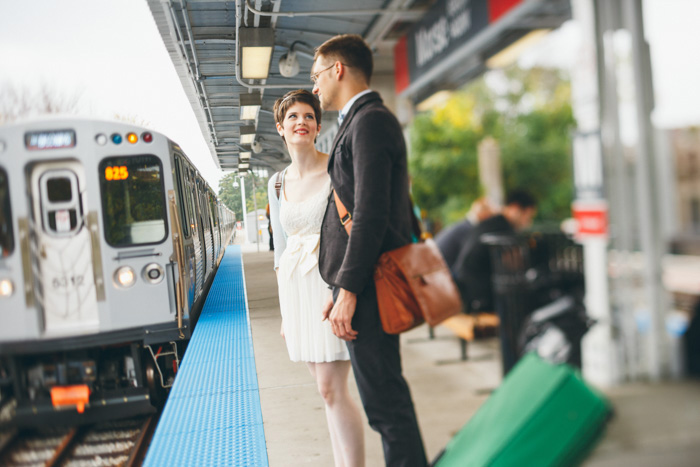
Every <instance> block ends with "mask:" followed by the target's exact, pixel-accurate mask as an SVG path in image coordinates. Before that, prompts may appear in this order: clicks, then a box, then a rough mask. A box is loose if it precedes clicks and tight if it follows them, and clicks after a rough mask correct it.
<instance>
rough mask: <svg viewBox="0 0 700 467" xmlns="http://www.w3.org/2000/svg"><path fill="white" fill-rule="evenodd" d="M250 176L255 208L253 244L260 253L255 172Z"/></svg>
mask: <svg viewBox="0 0 700 467" xmlns="http://www.w3.org/2000/svg"><path fill="white" fill-rule="evenodd" d="M250 177H251V178H252V179H253V209H255V244H256V245H257V247H258V253H260V226H259V225H258V197H257V194H258V190H256V189H255V174H254V173H252V174H251V175H250Z"/></svg>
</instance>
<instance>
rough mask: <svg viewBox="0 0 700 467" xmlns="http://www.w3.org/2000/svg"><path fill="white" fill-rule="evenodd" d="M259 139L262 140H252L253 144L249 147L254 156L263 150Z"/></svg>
mask: <svg viewBox="0 0 700 467" xmlns="http://www.w3.org/2000/svg"><path fill="white" fill-rule="evenodd" d="M261 139H262V138H258V139H256V140H254V141H253V144H252V145H251V149H253V152H254V153H255V154H260V153H261V152H262V150H263V147H262V142H261Z"/></svg>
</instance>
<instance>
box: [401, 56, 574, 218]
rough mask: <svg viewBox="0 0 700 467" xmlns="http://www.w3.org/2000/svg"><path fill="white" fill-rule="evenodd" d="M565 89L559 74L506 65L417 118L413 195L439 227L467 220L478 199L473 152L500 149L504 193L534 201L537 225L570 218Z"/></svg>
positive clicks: (569, 121)
mask: <svg viewBox="0 0 700 467" xmlns="http://www.w3.org/2000/svg"><path fill="white" fill-rule="evenodd" d="M573 128H574V119H573V113H572V109H571V104H570V84H569V81H568V79H567V77H566V76H564V75H563V74H562V72H561V71H559V70H554V69H543V68H533V69H530V70H523V69H520V68H517V67H511V68H509V69H507V70H505V71H498V72H489V73H487V74H486V75H484V76H482V77H481V78H479V79H478V80H475V81H474V82H473V83H470V84H469V85H468V86H466V87H465V88H464V89H462V90H460V91H458V92H455V93H454V94H453V96H452V97H451V98H450V99H449V101H448V102H447V103H446V104H445V105H444V106H443V107H442V108H440V109H436V110H434V111H432V112H428V113H425V114H421V115H419V116H418V117H416V118H415V119H414V121H413V124H412V127H411V155H410V159H409V168H410V172H411V177H412V190H413V197H414V200H415V202H416V204H418V205H419V206H420V207H421V208H422V209H424V210H425V211H427V214H428V217H429V218H430V219H431V220H432V221H435V222H438V223H441V224H450V223H453V222H455V221H457V220H459V219H460V218H462V217H463V216H464V214H465V213H466V212H467V210H468V209H469V206H470V205H471V203H472V202H473V201H474V200H475V199H476V198H477V197H479V196H480V195H481V194H482V188H481V187H480V186H479V175H478V162H477V160H478V159H477V147H478V144H479V142H480V141H481V140H483V139H484V138H485V137H488V136H490V137H493V138H494V139H496V141H498V143H499V144H500V147H501V165H502V169H503V182H504V188H505V190H506V192H507V191H508V190H509V189H513V188H516V187H522V188H526V189H528V190H529V191H531V192H532V193H533V195H535V196H536V198H537V199H538V206H539V209H538V219H537V220H538V222H555V221H560V220H562V219H564V218H565V217H568V216H569V215H570V204H571V200H572V198H573V179H572V178H573V177H572V169H571V156H570V152H571V149H570V147H571V132H572V131H573Z"/></svg>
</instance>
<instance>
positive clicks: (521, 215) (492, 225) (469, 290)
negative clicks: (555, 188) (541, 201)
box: [453, 190, 537, 311]
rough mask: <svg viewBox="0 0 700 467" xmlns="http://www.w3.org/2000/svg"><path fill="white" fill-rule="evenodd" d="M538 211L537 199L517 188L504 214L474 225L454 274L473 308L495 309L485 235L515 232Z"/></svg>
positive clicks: (456, 262)
mask: <svg viewBox="0 0 700 467" xmlns="http://www.w3.org/2000/svg"><path fill="white" fill-rule="evenodd" d="M536 214H537V207H536V204H535V199H534V198H533V197H532V195H530V194H529V193H528V192H526V191H524V190H514V191H512V192H510V193H509V194H508V196H507V197H506V203H505V207H504V208H503V210H502V211H501V214H498V215H496V216H493V217H491V218H489V219H486V220H484V221H483V222H481V223H480V224H478V225H477V226H475V227H474V228H472V229H471V231H470V232H469V234H468V236H467V238H466V240H465V242H464V245H463V246H462V249H461V251H460V252H459V255H458V256H457V260H456V261H455V264H454V269H453V272H454V275H455V278H456V280H457V285H458V286H459V289H460V292H461V293H462V299H463V300H464V303H465V305H466V308H467V310H469V311H487V310H493V308H494V300H493V291H492V287H491V258H490V256H489V249H488V245H486V244H485V243H483V241H482V239H481V237H482V235H484V234H487V233H501V234H505V235H515V232H516V231H518V230H523V229H526V228H528V227H530V225H532V219H533V218H534V217H535V215H536Z"/></svg>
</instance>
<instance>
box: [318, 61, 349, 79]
mask: <svg viewBox="0 0 700 467" xmlns="http://www.w3.org/2000/svg"><path fill="white" fill-rule="evenodd" d="M340 64H341V65H343V66H346V67H349V66H350V65H346V64H345V63H342V62H341V63H340ZM333 66H335V63H333V65H331V66H329V67H328V68H324V69H323V70H321V71H317V72H316V73H313V74H312V75H311V82H312V83H314V84H316V82H318V77H319V75H320V74H321V73H323V72H324V71H328V70H330V69H331V68H333Z"/></svg>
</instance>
